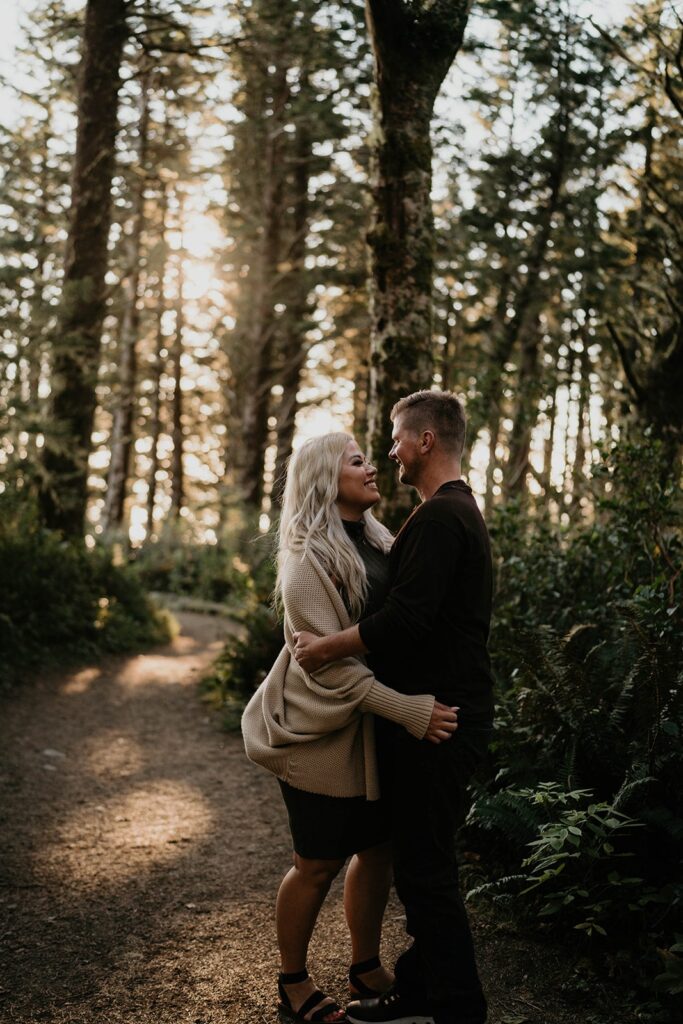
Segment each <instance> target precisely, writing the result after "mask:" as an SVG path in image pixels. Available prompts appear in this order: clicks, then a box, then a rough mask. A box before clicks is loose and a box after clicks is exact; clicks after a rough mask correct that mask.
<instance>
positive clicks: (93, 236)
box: [41, 0, 128, 538]
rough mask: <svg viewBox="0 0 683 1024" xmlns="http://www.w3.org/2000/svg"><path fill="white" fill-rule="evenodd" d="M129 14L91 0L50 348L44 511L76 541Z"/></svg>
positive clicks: (116, 0)
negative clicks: (67, 218)
mask: <svg viewBox="0 0 683 1024" xmlns="http://www.w3.org/2000/svg"><path fill="white" fill-rule="evenodd" d="M127 13H128V11H127V4H126V3H125V0H88V3H87V6H86V11H85V23H84V29H83V43H82V57H81V68H80V78H79V92H78V130H77V139H76V154H75V162H74V171H73V177H72V186H71V210H70V225H69V233H68V239H67V248H66V256H65V268H64V280H63V291H62V297H61V302H60V308H59V313H58V317H57V324H56V327H55V330H54V333H53V335H52V344H51V347H52V362H53V387H52V395H51V416H52V431H51V432H50V434H49V435H47V436H46V444H45V455H44V468H45V480H44V481H43V483H42V488H41V499H42V509H43V515H44V517H45V522H46V524H47V525H48V526H50V527H52V528H55V529H59V530H62V531H63V532H64V534H65V535H67V536H70V537H76V538H78V537H80V536H82V532H83V523H84V517H85V509H86V503H87V498H88V488H87V479H88V457H89V453H90V444H91V433H92V425H93V419H94V414H95V405H96V398H95V382H96V378H97V370H98V366H99V350H100V340H101V330H102V321H103V318H104V310H105V273H106V269H107V240H108V235H109V224H110V218H111V183H112V175H113V170H114V146H115V141H116V132H117V127H118V125H117V111H118V94H119V88H120V66H121V60H122V55H123V44H124V42H125V39H126V35H127V31H128V29H127V22H126V19H127Z"/></svg>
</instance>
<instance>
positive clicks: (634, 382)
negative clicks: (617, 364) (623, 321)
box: [607, 320, 645, 402]
mask: <svg viewBox="0 0 683 1024" xmlns="http://www.w3.org/2000/svg"><path fill="white" fill-rule="evenodd" d="M607 330H608V331H609V333H610V336H611V338H612V341H613V342H614V344H615V346H616V349H617V352H618V353H619V358H620V359H621V365H622V366H623V367H624V373H625V374H626V379H627V381H628V382H629V384H630V385H631V388H632V390H633V393H634V395H635V397H636V400H637V401H638V402H642V401H643V399H644V398H645V391H644V390H643V386H642V384H641V383H640V381H639V380H638V378H637V377H636V372H635V368H634V366H633V361H632V359H631V354H630V352H629V351H628V349H627V347H626V345H625V344H624V342H623V340H622V338H621V336H620V335H619V332H618V331H617V329H616V328H615V326H614V324H612V323H610V322H609V320H608V321H607Z"/></svg>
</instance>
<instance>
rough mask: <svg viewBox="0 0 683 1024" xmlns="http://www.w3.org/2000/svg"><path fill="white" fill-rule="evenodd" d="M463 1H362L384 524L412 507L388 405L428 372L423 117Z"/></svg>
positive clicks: (427, 168)
mask: <svg viewBox="0 0 683 1024" xmlns="http://www.w3.org/2000/svg"><path fill="white" fill-rule="evenodd" d="M468 13H469V2H468V0H435V2H433V3H429V4H428V3H426V2H425V3H421V4H410V5H409V4H408V3H406V2H405V0H366V16H367V21H368V28H369V32H370V37H371V42H372V49H373V54H374V61H375V94H374V104H373V105H374V120H375V125H374V134H373V138H372V147H373V169H372V179H373V180H372V197H373V207H374V215H373V222H372V226H371V228H370V231H369V233H368V244H369V249H370V267H371V282H370V313H371V322H372V330H371V365H370V398H369V403H368V444H367V449H368V454H369V456H370V457H371V458H373V459H375V460H376V461H377V463H378V469H379V474H378V475H379V485H380V490H381V491H382V494H383V496H384V503H383V515H384V517H385V519H386V520H387V522H388V523H389V524H390V525H391V524H393V525H396V523H397V522H398V521H399V520H400V519H401V518H402V516H403V514H404V513H405V511H406V510H407V509H408V508H409V506H410V504H411V503H412V496H411V493H410V492H409V491H408V490H407V489H402V490H399V489H398V484H397V481H396V476H395V473H394V472H393V468H390V466H389V464H388V463H387V459H386V453H387V452H388V451H389V448H390V447H391V431H392V425H391V422H390V419H389V414H390V412H391V409H392V406H393V405H394V404H395V402H396V401H397V400H398V398H400V397H401V396H402V395H405V394H407V393H409V392H412V391H416V390H419V389H421V388H429V387H431V385H432V380H433V375H434V353H433V349H432V275H433V263H434V227H433V215H432V204H431V183H432V146H431V138H430V123H431V118H432V113H433V108H434V101H435V99H436V96H437V93H438V91H439V88H440V86H441V83H442V81H443V79H444V77H445V75H446V73H447V71H448V69H449V68H450V66H451V64H452V62H453V59H454V58H455V55H456V53H457V52H458V49H459V48H460V44H461V42H462V38H463V34H464V30H465V25H466V22H467V16H468Z"/></svg>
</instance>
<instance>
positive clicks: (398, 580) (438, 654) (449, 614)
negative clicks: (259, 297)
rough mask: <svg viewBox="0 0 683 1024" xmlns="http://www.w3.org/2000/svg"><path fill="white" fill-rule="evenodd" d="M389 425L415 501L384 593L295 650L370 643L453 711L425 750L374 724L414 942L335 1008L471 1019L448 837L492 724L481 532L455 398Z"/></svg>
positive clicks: (404, 413) (476, 986) (463, 931)
mask: <svg viewBox="0 0 683 1024" xmlns="http://www.w3.org/2000/svg"><path fill="white" fill-rule="evenodd" d="M392 420H393V423H394V430H393V434H392V439H393V442H394V443H393V447H392V449H391V452H390V458H392V459H394V460H395V461H396V462H397V463H398V467H399V479H400V480H401V481H402V482H403V483H405V484H409V485H411V486H413V487H415V488H416V489H417V490H418V492H419V494H420V497H421V498H422V504H421V505H419V506H418V507H417V508H416V509H415V511H414V512H413V513H412V515H411V516H410V517H409V518H408V520H407V521H406V523H405V524H404V526H403V527H402V529H401V530H400V532H399V533H398V535H397V537H396V539H395V541H394V544H393V547H392V550H391V555H390V563H389V573H390V591H389V594H388V597H387V600H386V602H385V604H384V605H383V607H382V608H381V609H380V610H379V611H377V612H375V614H374V615H371V616H369V617H368V618H366V619H364V620H363V621H362V622H360V623H359V624H358V625H357V626H353V627H352V628H350V629H347V630H345V631H344V632H343V633H337V634H336V635H334V636H331V637H321V638H313V637H312V636H311V635H310V634H301V635H300V636H299V638H298V643H297V651H296V657H297V659H298V660H299V661H300V663H301V664H302V666H303V667H304V668H305V669H306V670H307V671H309V672H312V671H315V670H316V669H317V668H319V667H320V666H321V665H323V664H327V663H328V662H330V661H336V660H337V659H339V658H343V657H348V656H352V655H355V654H360V653H368V652H370V653H371V654H372V656H373V661H374V664H375V665H376V667H377V674H378V676H379V678H380V679H381V680H382V681H383V682H384V683H386V684H387V685H389V686H392V687H394V688H395V689H397V690H400V691H402V692H404V693H425V692H430V693H433V694H434V695H435V697H436V698H437V700H438V701H440V702H442V703H443V704H447V705H448V706H451V707H454V706H455V708H456V709H457V715H458V730H457V732H456V733H455V734H454V735H453V738H452V739H449V740H448V742H443V743H439V744H435V745H430V744H428V743H424V742H420V741H418V740H415V739H414V738H413V737H411V736H410V735H409V734H408V733H407V732H405V730H396V729H387V728H386V727H384V726H382V731H383V732H382V735H383V737H384V738H383V740H381V743H380V762H379V767H380V775H381V778H382V783H383V791H384V792H385V794H386V795H387V797H388V799H389V800H390V803H391V812H392V820H393V843H394V877H395V883H396V891H397V893H398V895H399V897H400V899H401V901H402V902H403V904H404V906H405V909H406V927H407V931H408V933H409V934H410V935H411V936H412V937H413V940H414V941H413V945H412V946H411V948H410V949H409V950H408V951H407V952H406V953H404V954H403V955H402V956H401V957H400V958H399V960H398V963H397V964H396V983H395V985H394V987H393V988H392V989H391V990H390V991H389V992H388V993H387V994H386V995H384V996H381V997H380V998H378V999H376V1000H372V1001H369V1002H364V1003H352V1004H351V1005H350V1006H349V1008H348V1010H347V1017H348V1019H349V1020H350V1021H352V1022H354V1024H372V1022H377V1024H401V1022H403V1021H414V1022H416V1024H423V1022H429V1021H434V1022H435V1024H483V1022H484V1021H485V1020H486V1001H485V998H484V995H483V992H482V988H481V984H480V981H479V977H478V973H477V967H476V961H475V956H474V948H473V944H472V936H471V933H470V928H469V923H468V921H467V914H466V912H465V908H464V904H463V901H462V897H461V895H460V889H459V885H458V868H457V861H456V855H455V841H454V833H455V829H456V827H457V825H458V823H459V821H460V819H461V816H462V812H463V809H464V801H465V790H466V785H467V782H468V780H469V778H470V776H471V774H472V771H473V770H474V768H475V767H476V765H477V764H478V762H479V761H480V760H481V758H482V757H483V755H484V753H485V751H486V747H487V745H488V740H489V738H490V734H491V726H492V720H493V697H492V680H491V670H490V663H489V657H488V651H487V647H486V644H487V639H488V631H489V622H490V617H491V590H492V571H491V555H490V549H489V542H488V534H487V532H486V527H485V525H484V521H483V519H482V517H481V513H480V512H479V509H478V507H477V505H476V502H475V500H474V498H473V496H472V491H471V490H470V488H469V487H468V486H467V484H465V483H464V481H462V480H461V479H460V465H461V458H462V451H463V447H464V440H465V415H464V411H463V408H462V405H461V404H460V402H459V401H458V399H457V398H456V397H455V395H452V394H450V393H448V392H439V391H419V392H416V393H415V394H413V395H409V396H408V397H407V398H404V399H401V401H400V402H398V403H397V405H396V406H395V407H394V409H393V411H392ZM444 739H448V737H447V735H445V736H444Z"/></svg>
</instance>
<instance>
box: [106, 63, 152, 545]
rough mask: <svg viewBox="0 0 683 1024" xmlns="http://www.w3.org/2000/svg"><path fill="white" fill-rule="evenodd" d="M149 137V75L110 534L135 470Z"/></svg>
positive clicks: (114, 439)
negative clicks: (142, 260)
mask: <svg viewBox="0 0 683 1024" xmlns="http://www.w3.org/2000/svg"><path fill="white" fill-rule="evenodd" d="M148 132H149V74H148V73H147V72H145V73H144V74H143V75H142V76H141V78H140V120H139V125H138V165H137V167H136V168H135V171H134V173H135V182H134V185H133V196H132V203H131V221H130V230H129V234H128V239H127V244H126V246H125V258H126V264H127V266H126V270H127V277H126V283H125V287H124V294H125V303H124V310H123V318H122V321H121V331H120V336H119V365H118V371H119V373H118V377H119V395H118V402H117V404H116V406H115V409H114V419H113V423H112V430H111V442H110V447H111V459H110V462H109V472H108V474H107V493H106V496H105V499H104V510H103V513H102V527H103V529H104V531H105V533H106V532H108V531H109V530H118V529H121V527H122V525H123V519H124V505H125V499H126V488H127V485H128V478H129V476H130V469H131V452H132V448H133V418H134V414H135V389H136V385H137V343H138V334H139V331H140V303H139V291H140V258H141V250H142V244H141V243H142V231H143V225H144V214H145V187H146V172H147V147H148V138H147V136H148Z"/></svg>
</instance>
